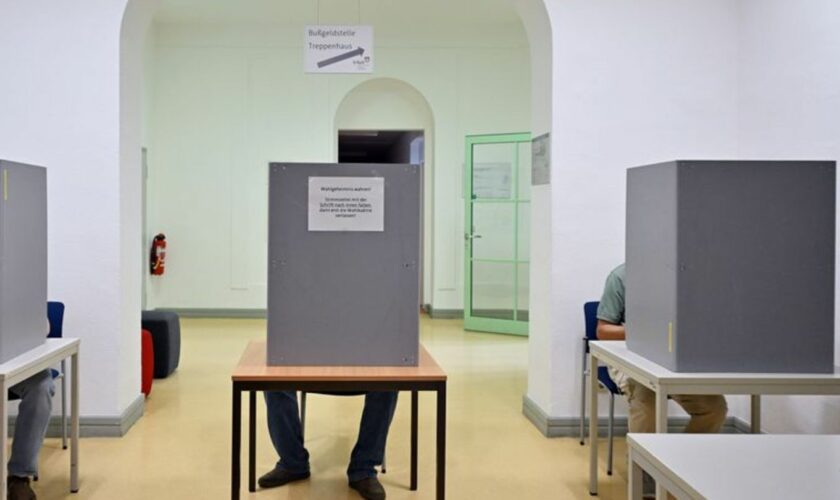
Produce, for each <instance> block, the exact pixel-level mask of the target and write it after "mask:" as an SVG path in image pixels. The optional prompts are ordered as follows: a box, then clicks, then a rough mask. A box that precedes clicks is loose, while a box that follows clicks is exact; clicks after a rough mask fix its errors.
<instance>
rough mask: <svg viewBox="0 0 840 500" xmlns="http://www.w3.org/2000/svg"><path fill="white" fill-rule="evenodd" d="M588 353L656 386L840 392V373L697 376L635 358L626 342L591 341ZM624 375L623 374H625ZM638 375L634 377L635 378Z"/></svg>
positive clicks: (703, 373) (637, 355) (699, 374)
mask: <svg viewBox="0 0 840 500" xmlns="http://www.w3.org/2000/svg"><path fill="white" fill-rule="evenodd" d="M589 349H590V351H591V352H593V353H594V354H595V356H596V357H597V358H598V359H600V360H602V361H604V363H607V364H611V363H610V361H612V362H613V363H615V364H616V365H618V366H616V367H617V368H618V367H621V368H623V369H627V375H628V376H630V377H631V378H634V379H637V380H642V381H644V380H648V381H650V382H654V383H683V384H698V383H707V382H714V383H729V384H745V383H750V382H756V383H761V384H773V383H774V382H776V383H784V384H790V383H801V384H814V385H831V386H838V387H839V388H840V369H838V368H835V370H834V373H706V372H702V373H694V372H674V371H671V370H669V369H668V368H665V367H664V366H662V365H659V364H657V363H654V362H653V361H651V360H649V359H647V358H645V357H643V356H640V355H639V354H636V353H635V352H633V351H631V350H630V349H628V348H627V343H626V342H624V341H616V340H606V341H592V342H590V343H589ZM622 371H624V370H622ZM634 375H635V376H634Z"/></svg>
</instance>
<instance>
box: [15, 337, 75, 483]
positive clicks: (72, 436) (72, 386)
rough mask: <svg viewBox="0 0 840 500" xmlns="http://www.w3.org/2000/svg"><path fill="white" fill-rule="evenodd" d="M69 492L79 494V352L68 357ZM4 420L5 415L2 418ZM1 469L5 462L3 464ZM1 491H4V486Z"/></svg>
mask: <svg viewBox="0 0 840 500" xmlns="http://www.w3.org/2000/svg"><path fill="white" fill-rule="evenodd" d="M70 377H71V378H70V392H71V393H72V395H71V398H72V399H71V403H70V492H71V493H78V492H79V351H76V353H75V354H73V355H72V356H71V357H70ZM3 418H4V419H5V418H6V417H5V415H4V416H3ZM2 465H3V468H5V467H6V462H3V464H2ZM3 491H4V492H5V491H6V486H5V484H4V485H3Z"/></svg>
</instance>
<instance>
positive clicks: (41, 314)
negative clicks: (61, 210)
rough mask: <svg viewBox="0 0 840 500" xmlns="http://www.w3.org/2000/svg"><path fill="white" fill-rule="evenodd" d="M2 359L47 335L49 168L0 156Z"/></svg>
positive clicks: (0, 360)
mask: <svg viewBox="0 0 840 500" xmlns="http://www.w3.org/2000/svg"><path fill="white" fill-rule="evenodd" d="M0 176H2V177H0V182H2V191H3V192H2V198H0V363H5V362H6V361H8V360H10V359H12V358H14V357H15V356H18V355H20V354H22V353H24V352H26V351H28V350H30V349H32V348H33V347H37V346H38V345H40V344H42V343H43V342H44V339H45V338H46V336H47V330H48V323H47V171H46V169H44V168H42V167H35V166H31V165H24V164H22V163H13V162H9V161H5V160H0Z"/></svg>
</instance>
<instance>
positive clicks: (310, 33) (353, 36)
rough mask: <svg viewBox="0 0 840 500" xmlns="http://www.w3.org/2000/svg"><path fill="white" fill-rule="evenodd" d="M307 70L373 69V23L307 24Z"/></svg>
mask: <svg viewBox="0 0 840 500" xmlns="http://www.w3.org/2000/svg"><path fill="white" fill-rule="evenodd" d="M303 61H304V71H306V72H307V73H373V26H307V27H306V28H304V34H303Z"/></svg>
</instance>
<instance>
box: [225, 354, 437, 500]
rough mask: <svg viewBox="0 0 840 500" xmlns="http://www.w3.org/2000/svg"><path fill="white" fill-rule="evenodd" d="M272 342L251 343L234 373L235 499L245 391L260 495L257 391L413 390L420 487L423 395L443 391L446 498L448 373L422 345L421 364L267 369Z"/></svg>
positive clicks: (252, 479) (251, 462) (252, 483)
mask: <svg viewBox="0 0 840 500" xmlns="http://www.w3.org/2000/svg"><path fill="white" fill-rule="evenodd" d="M266 359H267V358H266V342H265V341H264V340H255V341H251V343H249V344H248V347H247V348H246V349H245V352H244V353H243V354H242V358H241V359H240V360H239V364H238V365H237V366H236V368H234V370H233V374H232V375H231V381H232V382H233V418H232V423H233V429H232V434H233V441H232V445H233V446H232V449H231V483H230V484H231V498H232V499H237V498H239V489H240V476H241V464H240V454H241V444H242V436H241V429H242V392H248V393H249V394H248V395H249V405H248V406H249V415H248V417H249V418H248V491H252V492H253V491H256V413H257V411H256V410H257V398H256V393H257V391H307V392H321V391H323V392H330V391H339V392H341V391H347V392H353V391H411V483H410V488H411V490H412V491H414V490H416V489H417V406H418V397H417V392H418V391H434V392H435V393H437V484H436V498H437V499H438V500H443V499H444V497H445V484H446V373H444V371H443V370H442V369H441V368H440V366H438V364H437V363H436V362H435V360H434V359H433V358H432V356H431V355H430V354H429V353H428V351H426V349H425V348H424V347H423V346H422V345H421V346H420V351H419V363H418V365H417V366H267V365H266Z"/></svg>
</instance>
